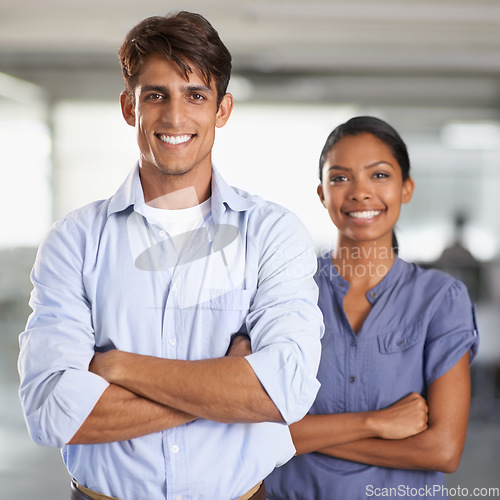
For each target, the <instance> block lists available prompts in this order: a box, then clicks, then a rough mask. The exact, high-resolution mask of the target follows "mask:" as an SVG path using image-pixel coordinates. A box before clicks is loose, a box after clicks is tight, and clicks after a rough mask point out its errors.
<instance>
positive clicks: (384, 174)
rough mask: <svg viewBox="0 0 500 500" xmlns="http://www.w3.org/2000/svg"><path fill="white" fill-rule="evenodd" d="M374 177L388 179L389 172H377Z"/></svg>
mask: <svg viewBox="0 0 500 500" xmlns="http://www.w3.org/2000/svg"><path fill="white" fill-rule="evenodd" d="M374 177H375V179H387V178H388V177H389V174H386V173H385V172H377V173H376V174H375V175H374Z"/></svg>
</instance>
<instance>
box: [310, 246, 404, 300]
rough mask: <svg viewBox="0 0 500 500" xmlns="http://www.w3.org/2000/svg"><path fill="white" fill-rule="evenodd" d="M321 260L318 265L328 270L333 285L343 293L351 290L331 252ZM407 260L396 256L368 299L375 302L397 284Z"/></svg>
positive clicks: (319, 267)
mask: <svg viewBox="0 0 500 500" xmlns="http://www.w3.org/2000/svg"><path fill="white" fill-rule="evenodd" d="M319 260H320V262H319V265H318V269H320V270H321V269H323V270H327V271H328V274H327V275H328V276H330V283H331V284H332V286H333V287H334V288H335V289H336V290H339V291H342V293H344V294H345V293H347V290H349V282H348V281H346V280H345V279H344V278H343V277H342V276H341V275H340V274H339V272H338V270H337V269H336V268H335V266H334V265H333V262H332V256H331V252H328V254H326V255H322V256H321V257H320V258H319ZM404 265H405V262H404V261H403V260H402V259H400V258H399V257H398V256H396V259H395V260H394V263H393V264H392V266H391V268H390V269H389V271H388V272H387V274H386V275H385V276H384V278H383V279H382V281H381V282H380V283H378V284H377V285H375V286H374V287H373V288H372V289H371V290H369V291H368V293H367V294H366V297H367V299H368V301H369V302H370V303H371V304H373V303H374V302H376V301H377V299H378V298H379V297H380V296H381V295H382V294H383V293H384V292H385V291H386V290H387V289H390V288H393V287H394V285H395V284H396V282H397V280H398V279H399V278H400V274H401V272H403V268H404Z"/></svg>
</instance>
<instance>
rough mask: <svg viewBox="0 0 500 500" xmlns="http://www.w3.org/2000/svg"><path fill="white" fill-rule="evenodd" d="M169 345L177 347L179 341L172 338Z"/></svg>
mask: <svg viewBox="0 0 500 500" xmlns="http://www.w3.org/2000/svg"><path fill="white" fill-rule="evenodd" d="M168 343H169V344H170V345H176V344H177V340H175V339H174V338H172V339H169V341H168Z"/></svg>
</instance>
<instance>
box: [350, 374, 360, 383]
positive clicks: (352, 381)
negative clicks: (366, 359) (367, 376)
mask: <svg viewBox="0 0 500 500" xmlns="http://www.w3.org/2000/svg"><path fill="white" fill-rule="evenodd" d="M356 380H358V379H357V378H356V377H355V376H354V375H351V376H350V377H349V382H350V383H351V384H354V382H356Z"/></svg>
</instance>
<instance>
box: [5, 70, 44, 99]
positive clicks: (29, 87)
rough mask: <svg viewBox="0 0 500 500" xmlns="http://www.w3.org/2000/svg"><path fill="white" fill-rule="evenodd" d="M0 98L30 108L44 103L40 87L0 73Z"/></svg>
mask: <svg viewBox="0 0 500 500" xmlns="http://www.w3.org/2000/svg"><path fill="white" fill-rule="evenodd" d="M0 96H3V97H6V98H7V99H11V100H13V101H17V102H20V103H22V104H28V105H30V106H32V105H40V104H43V103H44V101H45V94H44V91H43V89H42V88H41V87H39V86H38V85H36V84H34V83H31V82H27V81H26V80H22V79H21V78H17V77H15V76H12V75H8V74H6V73H0Z"/></svg>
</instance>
